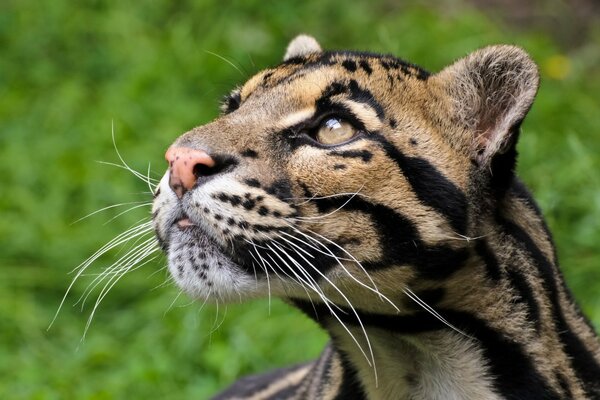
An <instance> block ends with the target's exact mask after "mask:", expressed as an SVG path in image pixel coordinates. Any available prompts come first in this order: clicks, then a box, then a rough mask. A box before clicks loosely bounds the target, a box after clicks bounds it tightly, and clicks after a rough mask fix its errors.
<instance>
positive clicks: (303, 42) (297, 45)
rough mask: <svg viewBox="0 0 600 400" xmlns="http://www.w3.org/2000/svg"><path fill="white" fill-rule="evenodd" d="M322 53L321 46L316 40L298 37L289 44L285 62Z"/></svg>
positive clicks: (306, 36)
mask: <svg viewBox="0 0 600 400" xmlns="http://www.w3.org/2000/svg"><path fill="white" fill-rule="evenodd" d="M321 51H322V50H321V46H319V43H317V41H316V40H315V38H313V37H312V36H308V35H298V36H296V37H295V38H294V39H293V40H292V41H291V42H290V44H288V47H287V50H286V51H285V56H283V61H287V60H289V59H290V58H294V57H302V56H305V55H308V54H312V53H320V52H321Z"/></svg>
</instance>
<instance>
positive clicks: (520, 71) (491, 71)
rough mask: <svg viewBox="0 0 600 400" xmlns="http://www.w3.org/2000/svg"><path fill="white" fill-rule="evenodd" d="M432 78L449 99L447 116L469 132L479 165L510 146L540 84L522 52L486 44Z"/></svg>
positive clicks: (510, 148) (484, 164) (532, 64)
mask: <svg viewBox="0 0 600 400" xmlns="http://www.w3.org/2000/svg"><path fill="white" fill-rule="evenodd" d="M435 79H437V80H438V81H439V82H440V84H441V85H442V87H443V88H444V92H445V95H449V96H450V98H451V103H452V104H451V114H452V117H453V118H454V119H455V120H456V121H457V122H458V123H459V124H460V125H462V126H463V127H464V128H466V130H467V132H468V133H469V135H471V137H470V138H468V141H469V142H470V145H471V149H470V151H471V155H472V158H473V159H474V160H475V161H476V162H477V163H478V164H479V165H480V166H489V165H490V164H491V162H492V160H493V158H494V157H495V156H496V155H497V154H504V153H506V152H508V151H509V150H514V146H515V144H516V141H517V137H518V132H519V127H520V125H521V122H522V121H523V119H524V118H525V115H526V114H527V112H528V111H529V109H530V107H531V104H532V103H533V99H534V97H535V94H536V92H537V89H538V85H539V74H538V69H537V66H536V64H535V63H534V62H533V60H532V59H531V58H530V57H529V55H528V54H527V53H526V52H525V51H524V50H522V49H521V48H519V47H515V46H507V45H502V46H490V47H486V48H483V49H481V50H477V51H475V52H474V53H471V54H470V55H468V56H467V57H465V58H463V59H461V60H458V61H457V62H455V63H454V64H452V65H450V66H449V67H447V68H445V69H444V70H442V71H441V72H440V73H439V74H437V75H436V78H435Z"/></svg>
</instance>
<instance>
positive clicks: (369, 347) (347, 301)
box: [309, 263, 377, 384]
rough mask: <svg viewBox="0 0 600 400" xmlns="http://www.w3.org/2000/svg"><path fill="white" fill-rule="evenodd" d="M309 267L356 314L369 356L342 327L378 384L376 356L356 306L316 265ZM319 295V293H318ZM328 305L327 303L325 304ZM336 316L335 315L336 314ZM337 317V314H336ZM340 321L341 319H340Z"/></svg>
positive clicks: (310, 264)
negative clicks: (370, 368) (371, 368)
mask: <svg viewBox="0 0 600 400" xmlns="http://www.w3.org/2000/svg"><path fill="white" fill-rule="evenodd" d="M309 266H310V267H311V268H313V269H314V270H315V272H316V273H318V274H319V275H320V276H321V277H322V278H323V279H324V280H325V281H326V282H327V283H329V284H330V285H331V287H332V288H333V289H334V290H335V291H336V292H338V293H339V294H340V296H342V298H343V299H344V301H345V302H346V303H347V304H348V306H349V307H350V310H351V311H352V313H353V314H354V316H355V317H356V320H357V321H358V324H359V325H360V327H361V330H362V333H363V335H364V337H365V340H366V342H367V347H368V349H369V355H370V358H369V356H367V354H366V353H365V351H364V350H363V348H362V346H361V345H360V343H359V342H358V340H357V339H356V338H355V337H354V335H353V334H352V333H351V332H350V330H349V329H348V328H347V327H346V326H345V325H344V324H343V323H342V322H341V320H340V323H341V324H342V326H343V327H344V329H345V330H346V331H347V332H348V334H349V335H350V336H351V338H352V340H353V341H354V342H355V343H356V345H357V346H358V348H359V350H360V352H361V353H362V354H363V356H364V357H365V360H366V361H367V364H369V366H371V367H373V371H374V373H375V382H376V384H377V368H376V367H375V356H374V354H373V348H372V346H371V341H370V340H369V335H368V334H367V330H366V329H365V327H364V325H363V323H362V320H361V319H360V316H359V315H358V312H357V311H356V309H355V308H354V306H353V305H352V302H351V301H350V300H349V299H348V297H347V296H346V295H345V294H344V292H342V290H340V289H339V288H338V287H337V285H335V284H334V283H333V282H332V281H331V279H329V278H328V277H327V276H326V275H325V274H323V273H322V272H321V271H319V269H318V268H316V267H315V266H314V265H312V263H309ZM317 293H318V292H317ZM325 304H326V305H327V303H325ZM334 314H335V313H334ZM335 315H336V316H337V314H335ZM338 320H339V319H338Z"/></svg>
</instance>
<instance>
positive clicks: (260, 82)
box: [239, 52, 429, 102]
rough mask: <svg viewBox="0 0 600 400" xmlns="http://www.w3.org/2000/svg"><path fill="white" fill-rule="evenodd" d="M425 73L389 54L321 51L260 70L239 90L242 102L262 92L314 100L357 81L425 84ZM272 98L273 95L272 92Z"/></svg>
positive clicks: (362, 82) (382, 84) (385, 83)
mask: <svg viewBox="0 0 600 400" xmlns="http://www.w3.org/2000/svg"><path fill="white" fill-rule="evenodd" d="M428 77H429V73H428V72H427V71H425V70H424V69H422V68H420V67H418V66H416V65H413V64H410V63H408V62H405V61H403V60H400V59H398V58H396V57H393V56H389V55H378V54H371V53H361V52H324V53H318V54H311V55H308V56H304V57H294V58H291V59H289V60H287V61H285V62H283V63H282V64H280V65H278V66H276V67H274V68H270V69H267V70H264V71H262V72H260V73H258V74H257V75H255V76H254V77H252V78H251V79H250V80H249V81H248V82H246V83H245V84H244V85H243V87H242V88H241V90H240V91H239V96H240V100H241V101H242V102H244V101H247V100H249V99H252V98H253V97H257V95H258V94H261V93H264V92H265V91H270V92H277V90H275V89H280V91H282V92H284V94H285V95H286V97H288V98H290V100H291V98H293V97H299V99H298V100H301V99H305V100H306V99H315V98H316V97H318V96H320V95H321V94H322V93H323V91H325V90H326V89H327V88H331V86H332V85H335V84H336V83H337V84H342V85H343V84H348V83H349V82H352V81H354V82H357V83H361V84H362V85H368V86H373V85H369V82H372V83H376V84H377V86H378V87H380V88H382V87H385V88H389V87H390V86H394V85H401V84H404V85H406V84H409V83H410V82H411V81H425V80H426V79H427V78H428ZM272 95H276V93H272Z"/></svg>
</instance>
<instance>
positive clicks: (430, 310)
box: [402, 287, 475, 340]
mask: <svg viewBox="0 0 600 400" xmlns="http://www.w3.org/2000/svg"><path fill="white" fill-rule="evenodd" d="M402 292H404V294H406V295H407V296H408V298H410V299H411V300H412V301H414V302H415V303H417V304H418V305H419V306H420V307H421V308H423V309H424V310H425V311H427V312H428V313H430V314H431V315H433V316H434V317H435V318H437V319H438V320H439V321H440V322H442V323H443V324H444V325H446V326H447V327H449V328H450V329H452V330H454V331H456V332H458V333H460V334H461V335H463V336H465V337H468V338H470V339H473V340H475V339H474V338H473V337H472V336H470V335H467V334H466V333H465V332H463V331H461V330H460V329H458V328H457V327H455V326H454V325H452V324H451V323H450V322H448V321H447V320H446V319H445V318H444V317H442V316H441V315H440V314H439V313H438V312H437V311H435V309H433V308H432V307H431V306H430V305H429V304H427V303H426V302H425V301H423V300H422V299H421V298H420V297H419V296H417V295H416V294H415V293H414V292H413V291H412V290H410V289H409V288H408V287H405V288H404V289H402Z"/></svg>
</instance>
